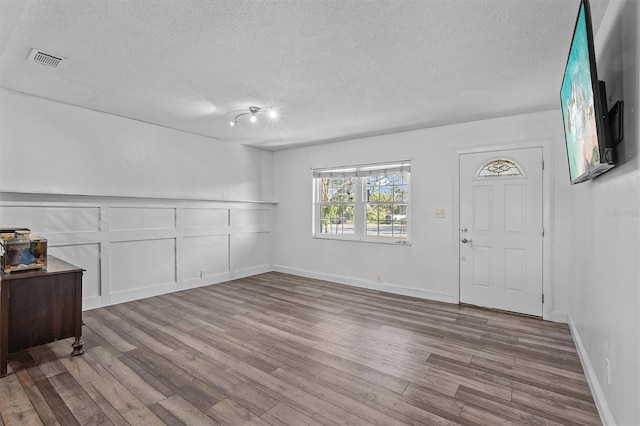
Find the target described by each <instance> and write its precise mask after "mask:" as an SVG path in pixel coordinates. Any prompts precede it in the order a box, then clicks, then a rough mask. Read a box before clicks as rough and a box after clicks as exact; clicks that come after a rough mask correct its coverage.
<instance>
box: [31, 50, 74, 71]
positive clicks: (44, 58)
mask: <svg viewBox="0 0 640 426" xmlns="http://www.w3.org/2000/svg"><path fill="white" fill-rule="evenodd" d="M29 60H30V61H33V62H37V63H39V64H42V65H47V66H50V67H53V68H62V67H63V66H64V65H65V63H66V59H65V58H63V57H61V56H56V55H52V54H51V53H46V52H43V51H42V50H38V49H33V50H32V51H31V54H30V55H29Z"/></svg>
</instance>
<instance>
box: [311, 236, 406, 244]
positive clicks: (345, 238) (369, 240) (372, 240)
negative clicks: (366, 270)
mask: <svg viewBox="0 0 640 426" xmlns="http://www.w3.org/2000/svg"><path fill="white" fill-rule="evenodd" d="M313 238H314V239H317V240H331V241H353V242H358V243H374V244H388V245H392V246H410V245H411V241H409V240H408V239H407V240H402V239H394V238H384V237H383V238H375V237H367V238H361V237H356V236H354V235H340V236H337V235H332V236H327V235H313Z"/></svg>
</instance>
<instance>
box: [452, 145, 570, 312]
mask: <svg viewBox="0 0 640 426" xmlns="http://www.w3.org/2000/svg"><path fill="white" fill-rule="evenodd" d="M553 142H554V140H553V139H543V140H533V141H525V142H516V143H505V144H499V145H498V144H496V145H480V146H475V147H468V148H459V149H456V150H454V155H453V159H452V161H453V164H452V165H453V167H452V169H453V170H454V185H453V212H452V214H453V225H454V226H453V227H452V236H451V238H452V241H456V244H454V249H453V259H452V260H453V265H455V267H454V268H453V269H454V282H455V285H454V290H453V291H454V293H453V296H454V297H453V298H454V302H455V303H460V244H458V240H459V236H460V234H459V229H460V156H461V155H463V154H476V153H480V152H490V151H502V150H509V149H523V148H542V159H543V161H544V172H543V173H542V224H543V225H542V226H543V227H544V237H543V239H542V292H543V294H544V304H543V305H542V318H543V319H545V320H549V321H556V322H562V323H566V322H567V314H566V313H564V312H557V311H555V310H554V297H553V295H554V282H553V235H554V233H553V215H552V212H553V149H554V145H553Z"/></svg>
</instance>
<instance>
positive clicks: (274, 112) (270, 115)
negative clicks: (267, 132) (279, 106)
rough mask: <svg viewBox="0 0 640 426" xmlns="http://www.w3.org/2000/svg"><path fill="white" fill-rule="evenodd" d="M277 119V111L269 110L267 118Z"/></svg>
mask: <svg viewBox="0 0 640 426" xmlns="http://www.w3.org/2000/svg"><path fill="white" fill-rule="evenodd" d="M277 117H278V111H276V110H275V109H270V110H269V118H277Z"/></svg>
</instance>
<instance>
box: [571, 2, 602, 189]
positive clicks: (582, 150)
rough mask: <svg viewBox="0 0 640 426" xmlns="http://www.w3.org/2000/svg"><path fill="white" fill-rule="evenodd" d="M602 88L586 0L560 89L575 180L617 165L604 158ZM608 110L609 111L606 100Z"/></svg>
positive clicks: (577, 23)
mask: <svg viewBox="0 0 640 426" xmlns="http://www.w3.org/2000/svg"><path fill="white" fill-rule="evenodd" d="M599 91H600V87H599V85H598V79H597V75H596V67H595V55H594V52H593V34H592V28H591V16H590V11H589V3H588V2H587V1H586V0H583V1H582V2H581V4H580V10H579V12H578V19H577V21H576V25H575V29H574V33H573V40H572V42H571V49H570V51H569V58H568V59H567V66H566V69H565V72H564V79H563V80H562V88H561V91H560V98H561V102H562V116H563V119H564V132H565V141H566V146H567V156H568V158H569V174H570V177H571V182H572V183H578V182H582V181H585V180H589V179H591V178H593V177H595V176H597V175H599V174H600V173H602V172H604V171H606V170H608V169H609V168H611V167H613V165H612V164H610V163H612V158H606V159H605V158H602V157H603V154H604V153H605V149H606V144H607V141H606V136H605V124H606V123H605V121H604V119H603V113H602V109H603V105H602V103H601V102H602V100H604V99H603V98H601V95H602V96H604V93H602V94H601V93H600V92H599ZM604 110H605V114H606V102H605V104H604ZM608 154H610V153H608ZM607 157H610V155H607Z"/></svg>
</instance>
